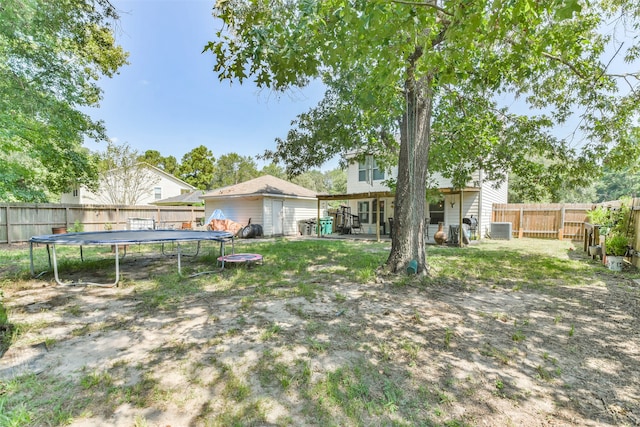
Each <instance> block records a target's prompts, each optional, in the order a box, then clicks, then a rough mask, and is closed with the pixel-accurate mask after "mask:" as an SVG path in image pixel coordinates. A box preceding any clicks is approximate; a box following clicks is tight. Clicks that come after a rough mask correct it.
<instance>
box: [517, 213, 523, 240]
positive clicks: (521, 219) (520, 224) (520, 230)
mask: <svg viewBox="0 0 640 427" xmlns="http://www.w3.org/2000/svg"><path fill="white" fill-rule="evenodd" d="M518 222H519V224H518V239H522V238H523V237H524V229H523V228H522V224H523V223H524V209H523V208H522V207H520V219H519V220H518Z"/></svg>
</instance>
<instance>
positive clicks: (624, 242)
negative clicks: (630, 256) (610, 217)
mask: <svg viewBox="0 0 640 427" xmlns="http://www.w3.org/2000/svg"><path fill="white" fill-rule="evenodd" d="M605 245H606V250H607V255H613V256H624V254H626V253H627V248H628V245H629V238H628V237H627V236H625V235H624V234H620V233H612V234H610V235H609V236H607V240H606V241H605Z"/></svg>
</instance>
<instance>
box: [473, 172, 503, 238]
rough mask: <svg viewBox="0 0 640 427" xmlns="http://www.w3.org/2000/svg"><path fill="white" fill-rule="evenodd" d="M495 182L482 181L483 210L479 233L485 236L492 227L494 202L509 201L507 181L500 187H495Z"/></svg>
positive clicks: (482, 236)
mask: <svg viewBox="0 0 640 427" xmlns="http://www.w3.org/2000/svg"><path fill="white" fill-rule="evenodd" d="M493 184H494V183H493V182H489V181H486V182H483V183H482V212H481V215H480V223H479V224H478V233H479V235H480V237H481V238H484V237H485V236H486V234H487V233H488V232H489V231H490V229H491V213H492V210H493V204H494V203H507V200H508V197H507V194H508V191H507V190H508V185H507V182H506V181H505V182H504V183H503V184H502V185H501V186H500V187H498V188H493Z"/></svg>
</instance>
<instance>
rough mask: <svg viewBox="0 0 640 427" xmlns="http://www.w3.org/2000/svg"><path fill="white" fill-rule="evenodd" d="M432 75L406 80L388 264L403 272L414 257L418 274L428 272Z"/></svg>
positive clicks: (391, 267) (392, 268) (394, 269)
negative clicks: (427, 237) (427, 244)
mask: <svg viewBox="0 0 640 427" xmlns="http://www.w3.org/2000/svg"><path fill="white" fill-rule="evenodd" d="M431 83H432V78H430V77H429V78H425V79H423V80H421V81H415V80H414V79H412V78H411V76H410V78H408V79H407V81H406V82H405V94H406V95H405V96H406V111H405V114H404V116H403V117H402V123H401V130H400V157H399V159H398V181H397V187H396V197H395V215H394V224H393V235H392V239H391V242H392V243H391V254H390V255H389V258H388V259H387V267H388V268H389V269H390V270H391V271H392V272H394V273H397V272H400V271H404V270H405V269H406V268H407V266H408V264H409V263H410V262H411V261H412V260H415V261H416V262H417V263H418V270H417V272H418V274H423V275H426V274H427V273H428V266H427V258H426V252H425V240H424V236H425V233H424V231H425V230H424V227H425V226H426V224H425V216H426V215H425V206H426V185H427V184H426V183H427V164H428V159H429V147H430V144H431V112H432V105H433V91H432V88H431Z"/></svg>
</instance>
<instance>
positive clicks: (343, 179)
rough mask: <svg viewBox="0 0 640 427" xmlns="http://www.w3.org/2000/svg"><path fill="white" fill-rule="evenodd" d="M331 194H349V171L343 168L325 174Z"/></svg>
mask: <svg viewBox="0 0 640 427" xmlns="http://www.w3.org/2000/svg"><path fill="white" fill-rule="evenodd" d="M324 179H325V182H326V186H327V188H328V189H329V194H345V193H346V192H347V171H346V170H345V169H342V168H335V169H331V170H330V171H327V172H325V173H324Z"/></svg>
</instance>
